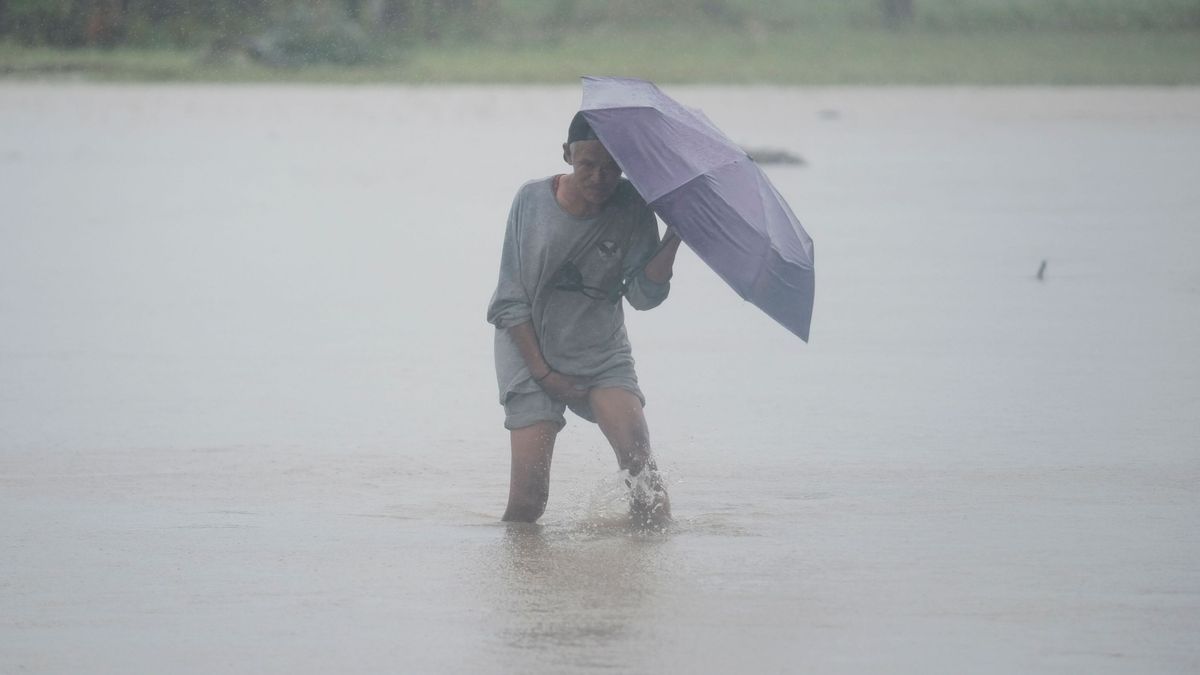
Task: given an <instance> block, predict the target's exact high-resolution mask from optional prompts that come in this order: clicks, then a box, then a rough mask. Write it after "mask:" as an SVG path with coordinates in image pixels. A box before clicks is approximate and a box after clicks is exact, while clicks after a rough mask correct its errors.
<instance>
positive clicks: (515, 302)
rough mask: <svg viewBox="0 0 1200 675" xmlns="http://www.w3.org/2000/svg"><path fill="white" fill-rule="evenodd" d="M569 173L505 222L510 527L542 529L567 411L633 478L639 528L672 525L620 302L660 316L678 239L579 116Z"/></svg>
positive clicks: (545, 184) (503, 380) (496, 321)
mask: <svg viewBox="0 0 1200 675" xmlns="http://www.w3.org/2000/svg"><path fill="white" fill-rule="evenodd" d="M563 159H564V160H565V161H566V162H567V164H570V165H571V167H572V172H571V173H569V174H561V175H557V176H553V177H550V178H543V179H540V180H534V181H531V182H529V183H526V184H525V185H524V186H522V187H521V189H520V190H519V191H518V192H517V196H516V198H515V199H514V200H513V205H512V210H511V211H510V212H509V215H508V229H507V231H506V233H505V236H504V248H503V252H502V255H501V259H500V280H499V283H498V284H497V286H496V292H495V294H494V295H493V296H492V301H491V305H490V306H489V307H488V321H489V322H490V323H492V324H493V325H495V326H496V377H497V380H498V382H499V385H500V402H501V403H502V404H503V405H504V413H505V420H504V426H505V427H506V428H507V429H508V430H509V434H510V440H511V443H512V473H511V477H510V483H509V494H508V508H507V509H506V510H505V512H504V518H503V519H504V520H506V521H519V522H534V521H536V520H537V519H538V518H539V517H541V515H542V513H543V512H544V511H545V508H546V501H547V499H548V498H549V495H550V460H551V457H552V455H553V453H554V440H555V437H556V436H557V435H558V432H559V430H560V429H562V427H563V425H564V424H566V420H565V419H564V417H563V413H564V411H565V409H566V408H568V407H569V408H570V409H571V410H572V411H573V412H575V413H576V414H578V415H579V416H580V417H583V418H584V419H587V420H589V421H592V422H595V423H596V424H598V425H599V426H600V430H601V431H602V432H603V433H604V436H605V438H607V439H608V442H609V443H610V444H611V445H612V448H613V451H614V452H615V453H616V455H617V464H618V465H619V466H620V468H621V469H624V470H626V471H628V472H629V476H630V480H629V481H628V483H629V484H630V486H631V488H632V492H631V500H630V509H631V513H632V514H633V516H634V518H635V521H637V522H639V523H640V524H651V525H657V524H665V523H666V522H667V521H669V519H670V505H669V502H668V499H667V493H666V490H665V489H664V487H663V485H662V480H661V478H660V477H659V475H658V472H657V468H656V466H655V463H654V458H653V456H652V453H651V450H650V434H649V430H648V428H647V425H646V418H645V416H644V415H643V413H642V406H643V405H644V404H645V398H644V397H643V396H642V392H641V389H639V388H638V382H637V374H636V372H635V371H634V362H633V356H632V353H631V350H630V345H629V340H628V338H627V337H626V334H625V318H624V313H623V309H622V303H621V298H622V296H624V298H625V300H627V301H628V302H629V304H630V305H632V306H633V307H634V308H635V309H651V308H653V307H656V306H658V305H659V304H660V303H661V302H662V301H663V300H664V299H666V297H667V293H668V292H669V291H670V278H671V272H672V267H673V266H674V263H675V254H676V252H677V251H678V249H679V242H680V240H679V238H678V237H675V236H674V235H673V234H672V233H670V231H668V235H667V237H666V240H665V243H661V245H660V242H659V238H658V227H657V225H656V222H655V219H654V213H653V212H652V211H651V210H650V208H649V207H647V206H646V203H645V202H644V201H643V200H642V198H641V197H640V196H639V195H638V194H637V191H636V190H634V188H633V186H632V185H631V184H630V183H629V181H626V180H622V179H621V169H620V167H618V166H617V164H616V162H615V161H613V158H612V157H611V156H610V155H609V154H608V151H607V150H605V148H604V146H603V145H602V144H601V143H600V141H599V140H598V139H597V137H596V134H595V132H593V131H592V129H591V127H590V126H589V125H588V123H587V121H586V120H585V119H584V117H583V115H582V113H579V114H576V115H575V118H574V119H573V120H572V121H571V125H570V128H569V129H568V133H567V142H566V143H564V144H563Z"/></svg>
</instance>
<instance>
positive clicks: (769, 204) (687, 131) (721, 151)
mask: <svg viewBox="0 0 1200 675" xmlns="http://www.w3.org/2000/svg"><path fill="white" fill-rule="evenodd" d="M580 110H581V111H582V112H583V116H584V117H585V118H586V119H587V121H588V123H589V124H590V125H591V126H592V129H593V130H594V131H595V132H596V136H597V137H598V138H599V139H600V142H601V143H603V144H604V147H605V148H606V149H607V150H608V152H609V154H611V155H612V157H613V159H614V160H616V162H617V164H618V165H619V166H620V167H621V170H622V171H624V172H625V176H626V177H627V178H629V182H631V183H633V186H634V187H635V188H637V191H638V192H639V193H640V194H641V195H642V198H643V199H645V200H646V203H647V204H649V205H650V207H651V208H653V209H654V211H655V212H656V213H657V214H658V216H659V217H660V218H662V220H663V222H665V223H667V224H668V225H670V226H671V227H672V228H674V230H675V231H676V232H677V233H678V234H679V236H680V238H681V239H683V241H684V242H685V243H687V245H688V247H689V248H691V249H692V250H693V251H695V252H696V254H697V255H699V256H700V259H701V260H703V261H704V262H705V263H707V264H708V266H709V267H711V268H712V269H713V271H715V272H716V273H717V274H719V275H720V276H721V278H723V279H724V280H725V281H726V283H728V284H729V285H730V286H732V287H733V289H734V290H735V291H737V292H738V294H739V295H741V296H742V297H743V298H745V299H746V300H748V301H750V302H751V303H753V304H754V305H756V306H758V307H759V308H761V309H762V310H763V311H764V312H766V313H767V314H768V315H770V316H771V317H772V318H773V319H775V320H776V321H778V322H779V323H781V324H783V325H784V326H785V327H786V328H787V329H788V330H791V331H792V332H793V333H795V334H796V335H798V336H800V339H802V340H804V341H805V342H807V341H808V329H809V324H810V323H811V320H812V308H813V293H814V277H813V243H812V238H811V237H809V236H808V233H807V232H805V231H804V228H803V227H801V226H800V221H799V220H797V219H796V216H795V215H794V214H793V213H792V210H791V209H790V208H788V205H787V202H785V201H784V200H783V197H781V196H780V195H779V192H778V191H776V190H775V187H774V186H773V185H771V181H770V180H768V179H767V177H766V175H765V174H764V173H763V172H762V170H761V169H759V167H758V165H757V164H755V163H754V161H753V160H751V159H750V157H749V156H748V155H747V154H746V153H745V151H743V150H742V149H741V148H740V147H738V145H737V144H736V143H734V142H733V141H731V140H729V138H727V137H726V136H725V134H723V133H721V131H720V130H719V129H717V127H716V126H715V125H714V124H713V123H712V122H711V121H709V119H708V118H707V117H705V116H704V113H702V112H700V111H699V110H694V109H691V108H687V107H684V106H683V105H680V104H679V103H678V102H676V101H675V100H674V99H672V98H670V97H669V96H667V95H666V94H664V93H662V91H660V90H659V89H658V87H656V86H654V85H653V84H651V83H650V82H645V81H643V80H633V79H624V78H609V77H584V78H583V105H582V106H581V108H580Z"/></svg>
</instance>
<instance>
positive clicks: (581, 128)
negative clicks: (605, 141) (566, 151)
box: [567, 111, 600, 145]
mask: <svg viewBox="0 0 1200 675" xmlns="http://www.w3.org/2000/svg"><path fill="white" fill-rule="evenodd" d="M598 140H600V139H599V138H597V137H596V132H595V131H592V125H590V124H588V121H587V120H586V119H584V117H583V111H580V112H577V113H575V116H574V117H572V118H571V127H570V128H569V129H567V145H570V144H572V143H574V142H575V141H598Z"/></svg>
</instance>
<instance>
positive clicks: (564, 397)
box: [538, 370, 588, 403]
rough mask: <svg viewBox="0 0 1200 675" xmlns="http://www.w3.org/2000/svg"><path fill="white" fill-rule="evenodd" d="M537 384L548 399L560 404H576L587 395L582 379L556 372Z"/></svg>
mask: <svg viewBox="0 0 1200 675" xmlns="http://www.w3.org/2000/svg"><path fill="white" fill-rule="evenodd" d="M538 384H539V385H540V386H541V387H542V390H543V391H545V392H546V393H547V394H549V395H550V398H552V399H554V400H555V401H559V402H562V403H576V402H579V401H582V400H584V399H586V398H587V395H588V388H587V385H586V384H584V380H583V379H581V378H578V377H574V376H571V375H564V374H562V373H560V372H558V371H557V370H553V371H550V374H549V375H547V376H546V377H543V378H542V379H541V380H540V381H539V382H538Z"/></svg>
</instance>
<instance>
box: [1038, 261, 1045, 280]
mask: <svg viewBox="0 0 1200 675" xmlns="http://www.w3.org/2000/svg"><path fill="white" fill-rule="evenodd" d="M1037 280H1038V281H1045V280H1046V261H1045V260H1043V261H1042V264H1041V266H1040V267H1038V271H1037Z"/></svg>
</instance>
